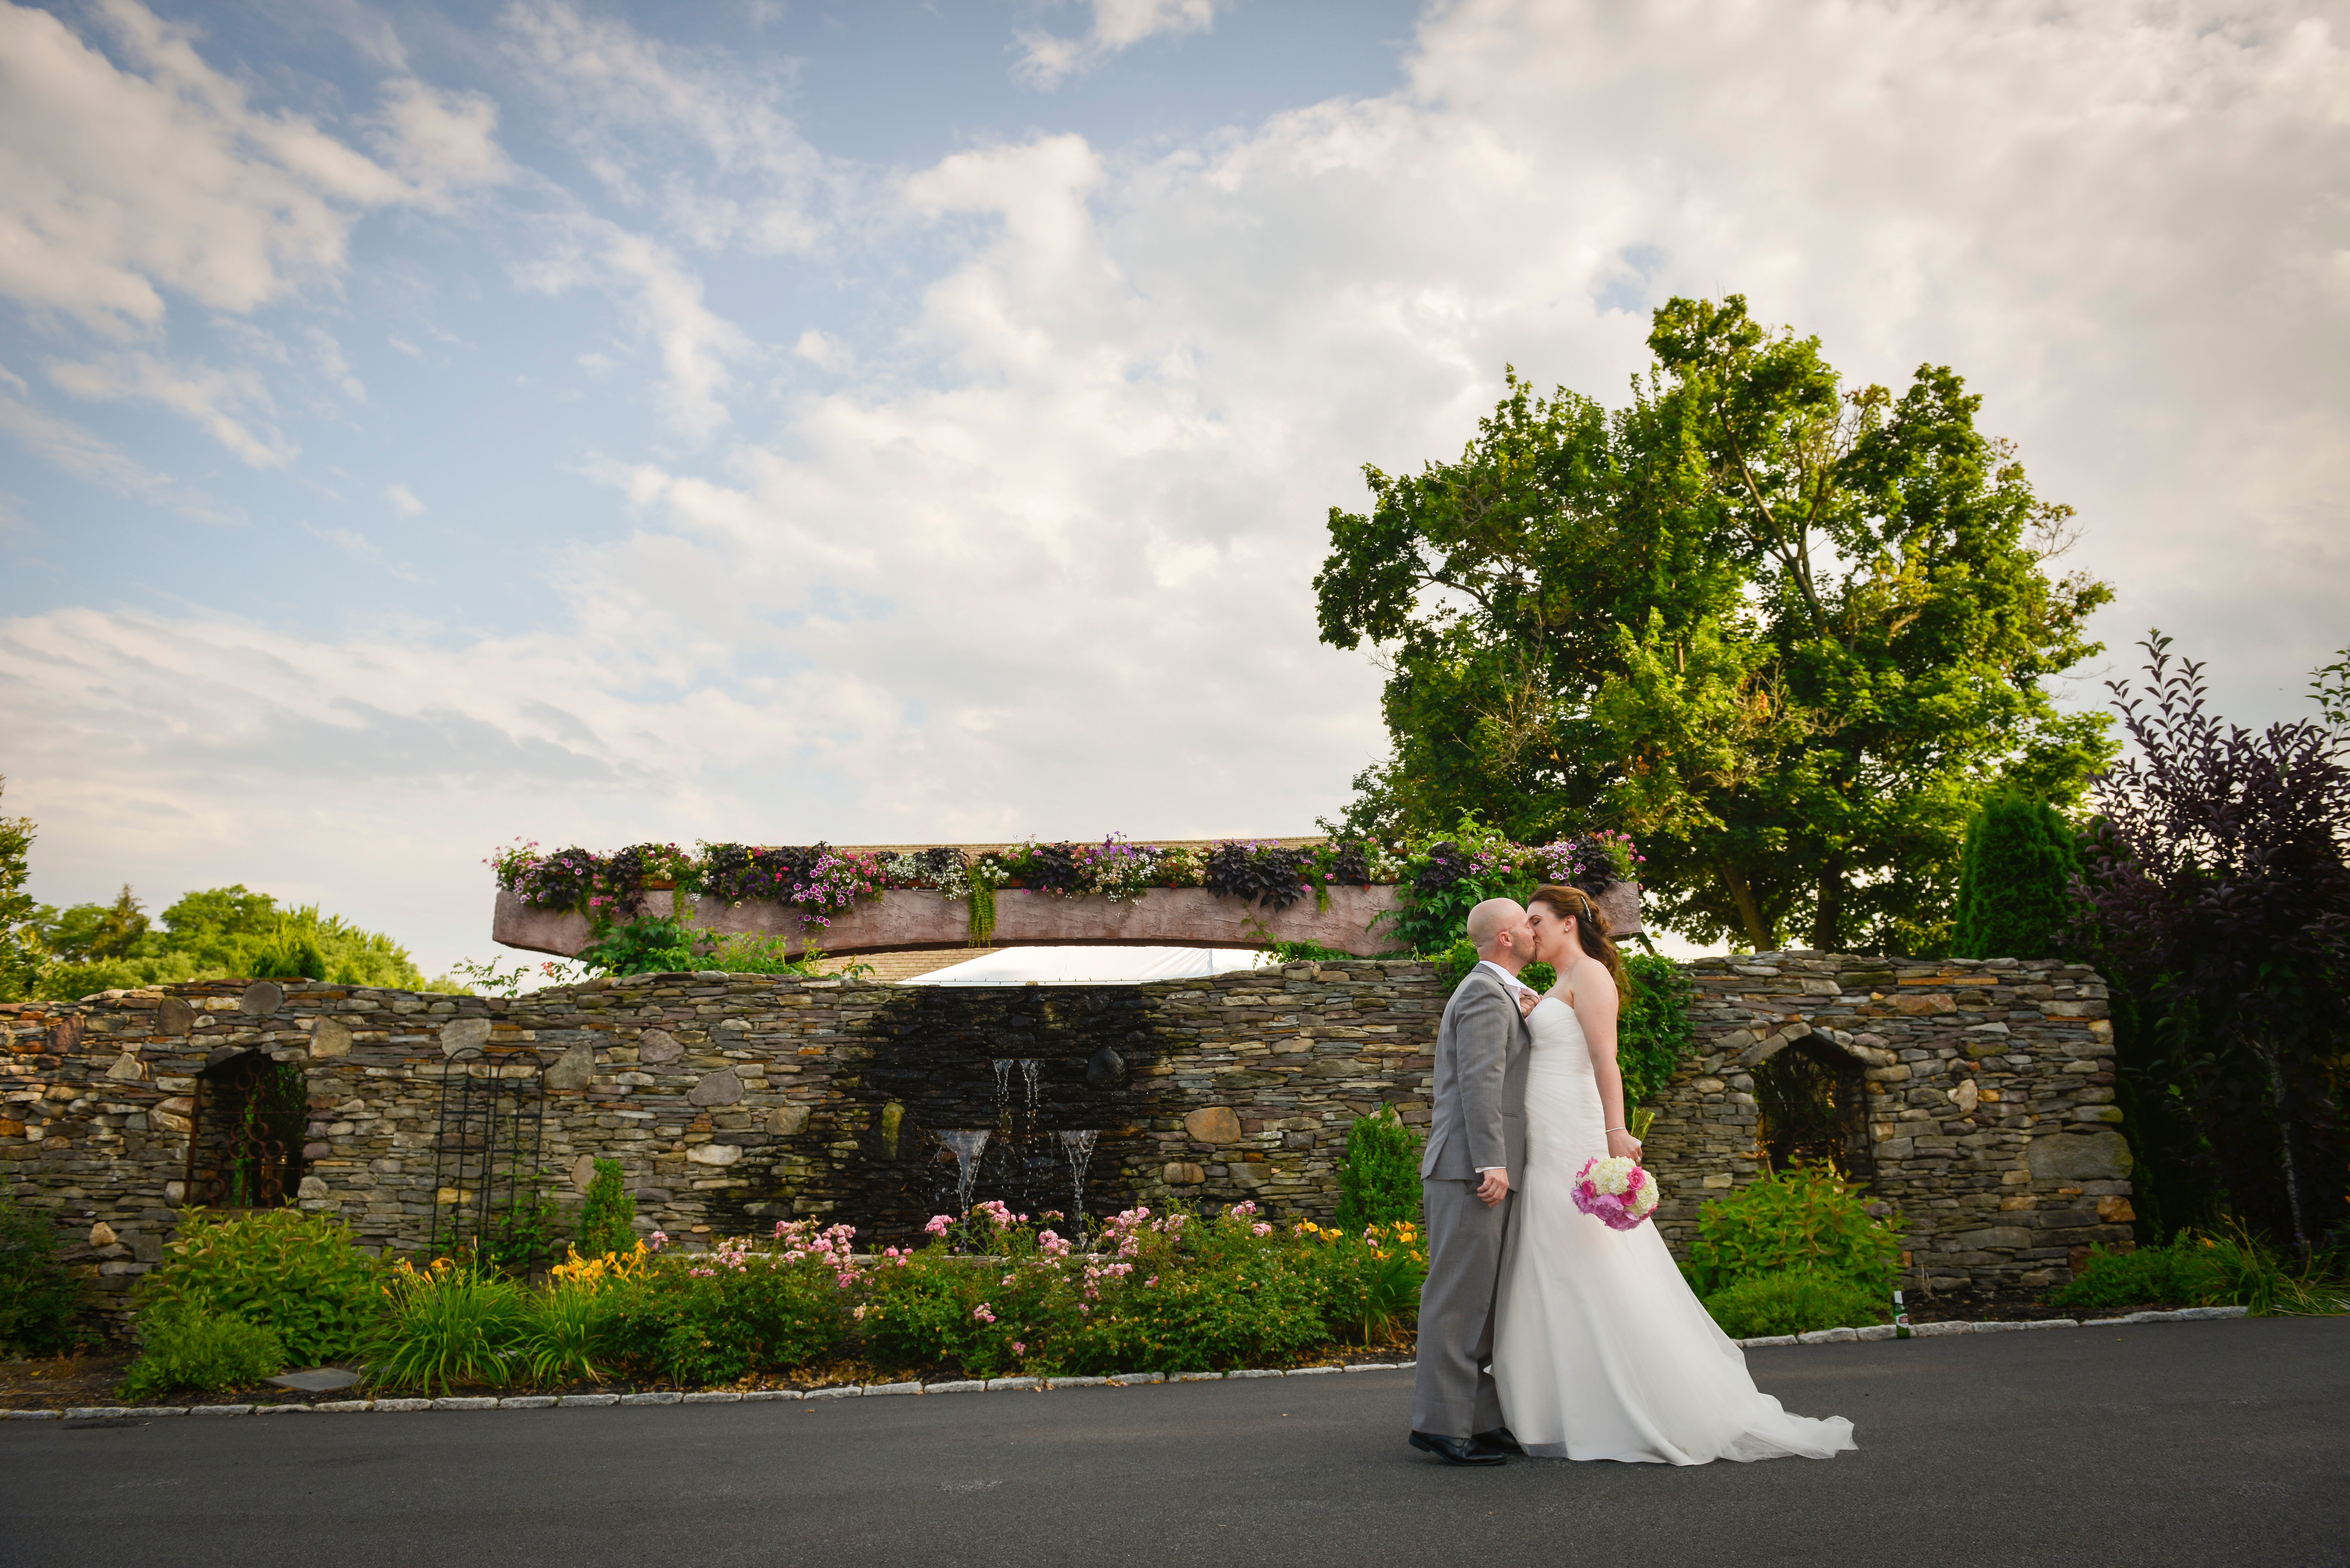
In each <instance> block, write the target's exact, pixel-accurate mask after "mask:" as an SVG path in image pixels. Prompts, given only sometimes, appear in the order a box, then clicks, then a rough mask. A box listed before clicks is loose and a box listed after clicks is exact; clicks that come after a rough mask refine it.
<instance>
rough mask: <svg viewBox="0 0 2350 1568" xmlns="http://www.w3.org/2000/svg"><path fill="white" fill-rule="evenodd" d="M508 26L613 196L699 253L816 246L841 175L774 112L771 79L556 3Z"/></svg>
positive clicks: (532, 75)
mask: <svg viewBox="0 0 2350 1568" xmlns="http://www.w3.org/2000/svg"><path fill="white" fill-rule="evenodd" d="M505 27H506V31H507V34H508V36H509V37H510V39H511V40H512V44H513V51H514V54H515V57H516V58H517V59H518V60H520V61H521V63H522V64H523V65H524V67H525V69H526V71H527V72H528V76H529V79H531V80H532V81H534V82H536V84H537V85H538V86H540V87H541V88H543V89H544V90H545V91H546V93H547V94H548V95H549V96H550V97H551V98H552V99H554V100H555V102H556V104H557V105H558V107H559V109H560V112H561V114H562V117H563V119H564V121H565V123H566V125H567V129H568V130H569V133H570V137H571V140H572V144H573V146H574V147H575V148H576V149H577V151H578V152H579V154H580V156H581V157H582V158H583V159H584V160H585V161H586V162H587V167H588V169H589V170H590V171H591V172H593V173H594V174H595V176H596V177H597V179H598V181H599V182H601V183H602V184H603V186H604V187H605V189H606V191H607V192H608V193H610V194H611V195H612V196H614V197H616V198H617V199H619V200H620V201H622V202H629V203H631V204H650V205H652V206H654V207H656V208H657V209H658V210H659V211H660V214H661V217H662V221H663V223H665V224H666V226H667V227H668V228H669V230H670V231H671V232H672V233H673V234H676V235H677V236H678V237H679V238H680V239H681V240H683V241H684V242H686V243H688V244H695V245H704V246H716V245H722V244H732V243H737V242H740V243H743V244H748V245H749V246H751V247H752V248H754V249H755V250H760V251H764V252H768V253H775V254H780V253H790V252H798V251H805V250H806V249H808V248H809V247H810V246H812V245H813V244H815V243H816V238H817V236H818V234H819V233H820V232H821V229H822V227H823V225H822V223H821V221H820V220H819V218H818V217H817V216H816V214H815V213H812V212H811V210H810V207H811V203H812V202H814V201H815V200H816V197H817V196H818V195H819V194H820V193H821V192H823V191H824V190H825V189H827V187H830V186H832V185H835V184H837V183H838V182H840V181H841V180H842V179H843V178H845V175H844V173H843V171H841V170H839V169H837V168H836V167H833V166H831V165H828V164H827V161H826V160H825V159H824V158H823V157H822V156H821V155H819V154H818V153H817V152H816V150H815V149H814V148H812V147H811V146H809V145H808V143H807V141H806V139H805V138H803V137H802V136H801V135H800V132H799V130H798V129H797V128H796V127H795V125H794V124H793V122H792V120H791V119H790V118H789V117H788V116H786V115H785V114H784V113H783V111H782V110H781V109H780V108H779V107H778V106H777V104H776V102H775V90H776V85H777V84H776V83H775V73H774V72H773V71H772V70H770V71H767V72H763V73H761V76H760V77H758V78H754V77H751V76H749V75H748V74H747V73H743V72H742V71H740V70H739V68H738V67H733V65H732V63H731V62H730V61H729V60H728V59H727V58H726V57H725V56H723V55H722V54H718V53H715V52H711V53H703V54H697V53H695V52H693V51H689V50H685V49H681V48H678V47H674V46H666V45H663V44H660V43H659V42H657V41H655V40H653V39H650V38H648V37H646V36H644V35H642V34H640V33H639V32H637V31H636V30H635V29H634V28H632V27H630V26H628V25H627V24H626V23H624V22H619V21H613V20H609V19H605V18H594V17H588V16H582V15H581V14H580V13H579V12H578V11H577V9H575V8H574V7H572V6H570V5H564V4H560V3H558V0H538V3H536V4H520V5H515V6H513V7H512V8H510V9H509V10H508V11H507V12H506V14H505ZM689 154H690V156H689ZM697 163H701V164H706V166H707V172H706V173H698V172H697V171H695V169H694V167H693V165H695V164H697Z"/></svg>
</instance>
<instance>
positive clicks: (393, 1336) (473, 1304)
mask: <svg viewBox="0 0 2350 1568" xmlns="http://www.w3.org/2000/svg"><path fill="white" fill-rule="evenodd" d="M527 1294H528V1293H527V1292H526V1290H525V1287H524V1286H523V1285H522V1284H521V1283H520V1282H518V1281H515V1280H514V1279H511V1278H509V1277H508V1276H506V1275H504V1274H501V1273H499V1272H495V1271H494V1270H490V1269H484V1268H480V1267H477V1266H475V1265H473V1264H472V1263H469V1262H460V1261H458V1260H456V1259H453V1258H435V1259H433V1260H432V1265H431V1266H430V1267H429V1268H423V1269H419V1268H417V1267H416V1266H415V1265H414V1264H413V1263H411V1262H409V1261H408V1260H407V1259H405V1258H402V1259H400V1261H399V1262H396V1263H394V1264H393V1265H392V1266H391V1269H390V1272H388V1273H387V1274H385V1276H384V1278H383V1287H382V1313H381V1315H380V1317H378V1319H377V1320H376V1325H375V1334H374V1337H373V1340H372V1342H371V1343H370V1344H369V1346H368V1350H367V1357H368V1378H369V1381H370V1382H372V1383H376V1384H379V1385H380V1386H384V1387H387V1388H438V1389H439V1390H440V1391H441V1392H442V1393H443V1394H446V1393H447V1392H448V1391H449V1390H450V1388H451V1387H452V1386H456V1385H459V1384H473V1385H479V1386H490V1387H494V1386H498V1385H500V1384H503V1383H505V1382H507V1381H509V1380H510V1379H511V1378H512V1377H513V1376H514V1373H515V1366H514V1353H515V1350H516V1348H517V1346H518V1345H519V1344H520V1342H521V1339H522V1334H523V1330H524V1326H525V1324H526V1323H527V1322H528V1320H529V1307H528V1305H527Z"/></svg>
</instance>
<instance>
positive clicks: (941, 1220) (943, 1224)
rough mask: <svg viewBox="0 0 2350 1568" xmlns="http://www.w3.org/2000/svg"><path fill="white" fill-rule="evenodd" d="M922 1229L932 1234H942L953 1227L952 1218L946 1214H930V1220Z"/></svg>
mask: <svg viewBox="0 0 2350 1568" xmlns="http://www.w3.org/2000/svg"><path fill="white" fill-rule="evenodd" d="M922 1229H923V1230H925V1231H929V1232H930V1233H931V1235H933V1236H943V1235H945V1234H946V1233H947V1232H948V1231H951V1230H953V1229H954V1220H952V1219H951V1217H950V1216H948V1215H944V1214H933V1215H931V1222H930V1223H929V1224H927V1225H925V1226H923V1227H922Z"/></svg>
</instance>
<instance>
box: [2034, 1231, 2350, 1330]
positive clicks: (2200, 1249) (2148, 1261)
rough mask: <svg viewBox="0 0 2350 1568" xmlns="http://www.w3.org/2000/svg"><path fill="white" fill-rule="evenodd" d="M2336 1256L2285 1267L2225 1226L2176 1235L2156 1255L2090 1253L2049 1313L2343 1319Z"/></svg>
mask: <svg viewBox="0 0 2350 1568" xmlns="http://www.w3.org/2000/svg"><path fill="white" fill-rule="evenodd" d="M2345 1298H2350V1270H2345V1259H2343V1258H2342V1257H2341V1256H2340V1255H2339V1254H2338V1253H2320V1254H2318V1255H2316V1256H2315V1257H2313V1258H2310V1259H2306V1260H2303V1262H2302V1263H2301V1264H2299V1265H2298V1266H2292V1265H2288V1264H2287V1263H2285V1262H2284V1261H2283V1260H2282V1259H2281V1258H2280V1257H2279V1256H2278V1255H2277V1252H2276V1250H2275V1249H2274V1248H2273V1247H2271V1246H2270V1245H2269V1244H2268V1243H2267V1242H2265V1241H2262V1240H2261V1239H2260V1238H2259V1237H2258V1236H2255V1235H2254V1234H2252V1233H2251V1231H2248V1230H2246V1229H2245V1228H2244V1226H2243V1225H2242V1224H2241V1222H2232V1223H2230V1224H2228V1225H2225V1226H2223V1227H2221V1228H2220V1231H2218V1232H2217V1233H2216V1234H2207V1233H2203V1232H2199V1231H2194V1230H2191V1229H2189V1230H2182V1231H2179V1232H2178V1234H2177V1235H2175V1236H2173V1237H2172V1238H2171V1239H2170V1241H2168V1243H2166V1244H2165V1245H2163V1246H2159V1247H2139V1248H2137V1249H2135V1250H2134V1251H2126V1252H2113V1251H2106V1249H2105V1248H2103V1247H2092V1248H2090V1249H2089V1261H2088V1262H2087V1263H2086V1264H2085V1266H2084V1267H2083V1268H2082V1269H2081V1270H2080V1272H2077V1273H2075V1274H2074V1276H2073V1278H2072V1280H2071V1281H2070V1282H2068V1283H2066V1284H2064V1285H2063V1286H2061V1287H2059V1288H2058V1289H2057V1290H2055V1291H2054V1292H2053V1293H2050V1295H2049V1297H2048V1302H2049V1304H2050V1305H2051V1306H2064V1307H2095V1308H2113V1307H2163V1306H2174V1307H2175V1306H2246V1307H2250V1308H2251V1309H2252V1311H2254V1312H2256V1313H2261V1314H2296V1315H2302V1314H2311V1315H2314V1314H2324V1315H2328V1316H2332V1315H2338V1314H2343V1313H2345V1312H2350V1299H2345Z"/></svg>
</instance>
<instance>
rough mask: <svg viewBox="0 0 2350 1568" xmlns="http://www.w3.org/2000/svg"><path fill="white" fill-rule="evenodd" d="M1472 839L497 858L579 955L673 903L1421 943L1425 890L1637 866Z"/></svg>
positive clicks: (1618, 876) (701, 921) (979, 924)
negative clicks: (599, 936)
mask: <svg viewBox="0 0 2350 1568" xmlns="http://www.w3.org/2000/svg"><path fill="white" fill-rule="evenodd" d="M1497 846H1499V847H1498V848H1497ZM1637 859H1638V857H1637V856H1636V855H1635V854H1634V852H1633V850H1632V848H1631V845H1630V841H1629V840H1627V839H1624V838H1622V836H1620V835H1611V834H1598V835H1592V836H1586V837H1580V838H1574V839H1562V840H1560V841H1558V842H1555V843H1553V844H1550V845H1545V846H1538V847H1527V846H1510V845H1507V844H1506V843H1504V842H1503V841H1500V840H1497V839H1495V838H1494V837H1493V836H1492V835H1490V834H1487V835H1484V836H1482V837H1480V838H1477V839H1476V841H1475V842H1473V843H1472V844H1471V845H1470V846H1468V847H1467V848H1465V849H1464V847H1463V846H1462V844H1461V835H1455V836H1452V837H1449V838H1443V839H1436V840H1432V841H1429V842H1416V841H1409V840H1407V841H1399V842H1394V843H1382V842H1379V841H1377V840H1368V839H1340V838H1327V837H1319V838H1277V839H1191V840H1168V841H1159V842H1154V843H1137V842H1135V841H1133V840H1131V839H1128V838H1127V837H1126V836H1123V835H1118V834H1113V835H1111V836H1109V837H1107V838H1105V839H1103V840H1101V841H1100V842H1098V843H1083V844H1072V843H1043V842H1039V841H1037V840H1035V839H1030V840H1026V841H1024V842H1022V843H1018V844H986V845H972V844H949V845H928V846H923V845H863V846H835V845H830V844H814V845H805V846H761V845H744V844H731V843H730V844H703V845H701V846H698V848H696V849H694V850H691V851H689V850H686V849H683V848H681V847H680V846H677V845H674V844H639V845H634V846H630V847H629V848H626V849H623V850H621V851H619V853H617V854H613V855H600V856H599V855H597V854H594V853H591V852H590V851H587V850H585V849H580V848H577V847H573V848H566V849H559V850H554V851H547V850H545V849H542V848H541V847H540V846H538V845H536V844H535V843H525V842H520V841H517V842H516V843H515V844H514V845H512V846H508V847H506V848H504V849H502V850H500V851H498V852H497V853H496V854H495V855H494V856H493V857H491V860H490V865H491V866H492V867H493V869H494V871H495V873H496V877H497V881H498V887H499V894H498V911H497V917H496V920H495V924H494V929H493V932H492V934H493V936H494V939H495V940H498V941H500V942H503V943H504V944H506V945H507V946H510V947H521V948H528V949H533V950H538V951H543V952H556V953H562V954H564V955H566V956H568V955H569V954H572V953H576V952H577V951H578V950H580V949H581V948H583V947H585V946H586V945H587V943H588V942H589V941H590V940H593V938H594V935H595V934H596V933H597V932H599V931H603V930H608V929H611V928H612V927H613V926H615V925H617V924H621V923H625V922H628V921H631V920H636V919H644V918H647V917H653V918H664V917H665V918H669V919H676V920H679V921H680V922H681V923H684V924H689V925H691V926H693V927H696V928H698V929H706V930H710V931H713V932H718V933H722V934H727V933H734V932H755V933H760V934H766V935H776V936H782V937H784V938H785V939H786V940H789V941H791V942H792V943H794V944H795V946H796V945H800V944H805V943H806V942H808V941H810V940H813V941H814V942H816V944H817V945H820V946H821V947H822V948H823V949H824V950H827V951H828V952H835V953H848V952H872V951H880V950H889V949H905V948H932V947H941V946H948V945H952V944H954V943H956V942H961V941H968V942H970V943H972V945H987V944H992V943H999V942H1000V943H1006V944H1014V945H1021V944H1032V945H1033V944H1061V943H1086V942H1113V943H1128V944H1136V943H1171V944H1180V945H1187V946H1213V947H1265V946H1270V945H1274V944H1275V943H1280V942H1291V943H1305V944H1310V945H1311V946H1313V947H1316V948H1324V949H1328V950H1334V951H1340V952H1347V953H1355V954H1358V955H1360V956H1365V957H1370V956H1376V955H1378V954H1382V953H1388V952H1392V951H1395V950H1399V949H1401V948H1404V947H1406V946H1407V941H1408V940H1410V945H1413V946H1417V945H1419V942H1418V941H1417V940H1416V939H1417V938H1418V936H1419V933H1418V932H1417V931H1416V930H1411V929H1409V928H1410V927H1411V926H1412V925H1413V923H1414V922H1413V920H1412V919H1411V916H1412V913H1413V912H1414V908H1415V905H1418V906H1419V912H1420V913H1421V917H1422V918H1421V919H1420V921H1419V923H1420V924H1427V923H1429V922H1430V919H1446V918H1449V917H1448V915H1443V914H1440V912H1439V910H1440V908H1441V909H1444V910H1446V911H1449V908H1450V906H1451V904H1452V903H1454V902H1457V901H1458V899H1459V898H1461V897H1462V896H1464V895H1466V894H1468V893H1470V892H1472V891H1476V890H1477V889H1480V888H1484V887H1485V886H1486V885H1487V884H1489V883H1490V884H1492V890H1493V891H1497V892H1498V891H1508V890H1511V888H1513V887H1514V886H1515V882H1517V881H1526V879H1527V878H1528V877H1533V878H1534V879H1535V880H1563V881H1570V880H1571V881H1574V882H1575V883H1577V884H1578V885H1581V886H1584V887H1586V888H1591V889H1592V890H1593V891H1594V892H1595V893H1600V892H1602V891H1603V890H1604V889H1605V888H1607V887H1608V886H1609V885H1610V884H1613V883H1628V882H1630V881H1631V877H1630V875H1629V874H1630V873H1631V872H1632V871H1633V870H1634V868H1635V867H1636V866H1637ZM1504 866H1506V867H1508V871H1507V873H1506V874H1504V873H1503V872H1502V871H1500V870H1498V869H1497V868H1498V867H1504ZM1504 884H1508V885H1509V886H1504ZM1531 885H1532V883H1531V882H1530V881H1529V882H1527V886H1529V887H1530V886H1531ZM1517 890H1518V891H1520V892H1521V893H1523V890H1524V889H1523V888H1518V889H1517ZM1631 895H1632V896H1631V901H1630V903H1629V906H1628V908H1629V909H1630V910H1631V924H1632V925H1633V926H1634V927H1637V923H1638V893H1637V888H1633V889H1631ZM1480 896H1483V895H1482V893H1481V894H1480ZM1622 901H1623V900H1622V899H1621V898H1620V897H1619V898H1618V902H1619V903H1620V902H1622ZM1620 924H1621V922H1619V925H1620Z"/></svg>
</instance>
